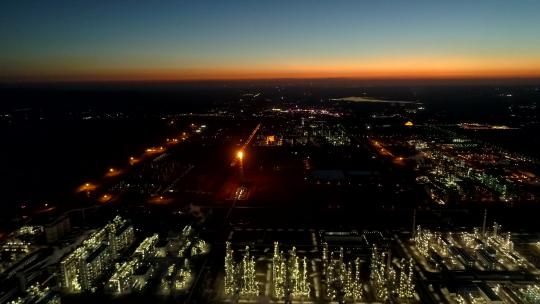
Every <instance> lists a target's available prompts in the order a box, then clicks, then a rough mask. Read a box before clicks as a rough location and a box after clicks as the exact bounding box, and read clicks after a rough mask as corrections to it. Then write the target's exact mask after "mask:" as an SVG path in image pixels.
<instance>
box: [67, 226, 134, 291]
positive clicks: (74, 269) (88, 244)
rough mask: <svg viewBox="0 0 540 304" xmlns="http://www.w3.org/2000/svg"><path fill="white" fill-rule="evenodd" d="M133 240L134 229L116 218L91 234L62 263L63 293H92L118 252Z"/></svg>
mask: <svg viewBox="0 0 540 304" xmlns="http://www.w3.org/2000/svg"><path fill="white" fill-rule="evenodd" d="M133 239H134V231H133V227H132V226H130V225H129V224H128V223H127V221H126V220H124V219H122V218H121V217H119V216H117V217H115V218H114V220H113V221H111V222H110V223H108V224H107V225H105V227H103V228H101V229H99V230H98V231H96V232H95V233H93V234H92V235H91V236H90V237H89V238H88V239H86V240H85V241H84V242H83V243H82V245H81V246H79V247H78V248H77V249H75V251H73V252H72V253H70V254H69V255H67V256H66V257H65V258H63V259H62V260H61V262H60V274H61V285H62V287H63V288H64V290H66V291H68V292H81V291H95V290H96V287H95V282H96V280H97V279H98V278H99V277H100V276H101V275H102V274H103V273H105V272H106V271H107V269H108V268H109V267H110V266H111V265H112V261H113V260H114V259H115V258H116V257H117V255H118V252H119V251H121V250H123V249H125V248H127V247H128V246H129V245H131V243H132V242H133ZM90 257H91V259H89V258H90Z"/></svg>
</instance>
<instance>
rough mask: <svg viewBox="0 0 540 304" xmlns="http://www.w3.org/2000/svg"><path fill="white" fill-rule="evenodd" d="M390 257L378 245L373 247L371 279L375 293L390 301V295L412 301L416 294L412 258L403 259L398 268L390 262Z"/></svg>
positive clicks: (380, 297)
mask: <svg viewBox="0 0 540 304" xmlns="http://www.w3.org/2000/svg"><path fill="white" fill-rule="evenodd" d="M389 258H390V257H389V256H388V255H387V254H386V253H385V252H379V251H378V249H377V247H374V248H373V252H372V255H371V265H370V271H371V274H370V280H371V284H372V287H373V288H374V289H375V295H376V297H377V299H378V300H380V301H388V300H389V299H390V297H397V298H398V299H399V300H401V301H410V300H411V299H413V298H414V294H415V293H414V288H415V284H414V282H413V262H412V259H409V260H408V261H405V260H402V261H401V263H400V265H399V266H398V267H397V269H396V268H395V266H394V265H391V264H390V260H389ZM398 272H399V277H398V275H397V273H398Z"/></svg>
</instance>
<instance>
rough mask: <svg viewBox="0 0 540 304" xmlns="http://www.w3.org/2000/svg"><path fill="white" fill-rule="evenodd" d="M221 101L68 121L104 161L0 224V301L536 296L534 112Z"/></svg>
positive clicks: (378, 97) (54, 185)
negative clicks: (489, 115)
mask: <svg viewBox="0 0 540 304" xmlns="http://www.w3.org/2000/svg"><path fill="white" fill-rule="evenodd" d="M171 90H172V91H171V94H172V95H170V96H176V95H175V94H180V95H178V96H184V97H186V98H188V97H189V96H188V95H189V94H188V93H176V91H175V90H173V89H172V88H171ZM220 90H224V91H222V92H225V91H226V92H227V94H225V93H223V94H224V95H222V96H224V97H223V98H225V100H224V101H223V102H216V103H213V101H212V102H209V103H208V104H207V105H206V106H204V107H195V106H194V108H193V109H190V110H189V111H187V110H186V111H172V110H170V111H165V110H164V111H159V112H148V113H139V114H137V115H136V114H133V113H128V112H125V113H124V112H122V113H116V112H114V113H109V112H106V114H97V113H94V112H91V113H90V112H88V111H84V113H83V112H81V113H78V112H73V113H71V114H69V116H68V117H69V119H66V120H62V122H63V123H66V124H69V125H71V124H72V123H73V124H75V122H77V123H81V124H83V125H84V127H83V128H89V129H90V130H88V129H86V132H87V133H84V134H94V132H100V133H99V134H100V136H101V137H103V142H104V143H106V147H107V149H103V147H104V145H103V144H96V145H95V149H94V148H92V147H88V146H84V147H85V148H84V149H83V150H85V151H80V152H78V153H80V154H81V155H83V154H84V157H82V156H81V158H82V159H84V160H85V161H84V162H83V164H79V165H76V164H75V163H76V162H75V160H73V158H77V157H78V156H77V157H73V155H72V154H70V152H66V153H68V154H67V155H66V154H62V155H56V153H57V151H55V152H56V153H54V155H49V157H52V158H53V159H54V157H64V158H66V159H69V161H67V162H68V163H69V164H68V165H65V166H64V167H62V170H57V169H56V167H58V168H60V167H61V165H62V164H63V160H57V161H54V162H53V161H51V162H53V165H54V168H53V169H52V170H50V172H51V174H53V173H58V172H59V174H60V175H61V176H56V177H55V179H54V180H53V179H52V178H51V181H47V180H45V179H43V178H42V179H40V181H41V183H42V184H41V183H40V184H39V185H36V184H31V181H29V184H28V185H25V186H24V188H25V191H22V192H21V193H19V195H18V196H15V200H14V203H13V204H12V205H10V209H8V210H7V211H6V212H5V215H4V214H2V213H0V217H3V218H5V220H3V221H2V223H3V225H1V226H0V258H1V259H0V273H1V275H0V303H13V304H19V303H21V304H30V303H32V304H33V303H36V304H37V303H50V304H56V303H68V304H69V303H76V304H80V303H243V304H251V303H252V304H255V303H437V304H438V303H443V304H454V303H455V304H461V303H464V304H472V303H539V302H540V234H539V233H540V229H538V225H537V215H538V214H539V213H538V212H540V205H539V204H538V201H539V197H540V162H539V160H538V158H537V157H536V155H535V154H534V151H535V150H534V149H536V146H533V145H532V144H531V145H525V144H523V142H522V141H521V140H522V139H523V138H524V136H525V138H527V139H528V138H531V143H535V140H537V139H535V137H534V134H536V133H533V132H532V131H531V129H534V128H536V127H537V126H538V125H539V124H540V119H537V116H536V114H535V113H536V112H534V111H536V108H535V106H534V104H533V103H524V104H521V103H520V102H521V101H517V100H516V101H509V100H508V99H509V98H511V97H508V96H507V95H508V94H510V93H507V92H506V89H502V88H498V89H497V90H495V89H485V90H487V93H486V92H485V91H483V90H484V89H480V88H477V89H475V90H473V89H471V90H473V91H475V92H477V94H479V95H482V94H487V95H490V94H495V93H494V92H496V94H495V96H496V98H497V99H499V98H501V99H503V100H504V101H505V102H507V103H508V106H505V107H504V108H503V109H502V110H501V111H503V114H501V113H494V114H493V115H495V114H497V115H498V116H497V117H499V116H504V117H506V119H501V120H500V121H497V120H491V119H481V117H480V116H479V115H480V114H478V113H476V114H475V115H474V116H470V117H469V116H468V117H467V119H465V118H463V119H462V118H461V116H459V117H458V118H459V119H458V118H455V117H453V116H451V115H450V114H448V113H446V112H444V111H442V110H439V109H438V108H437V107H439V106H440V105H438V104H436V102H435V101H433V100H432V99H430V98H431V97H429V96H427V95H423V94H424V91H422V90H419V89H418V90H417V89H416V88H408V89H406V90H401V89H395V91H393V90H386V89H385V90H382V89H381V90H382V91H379V88H375V87H373V88H372V87H361V88H359V87H356V86H354V85H351V86H350V87H349V86H347V87H340V88H334V87H332V86H329V87H327V88H315V87H311V86H309V85H308V86H301V85H293V84H291V85H286V86H284V85H277V84H276V85H271V86H270V85H269V86H261V87H246V88H236V87H234V88H233V87H230V88H229V87H226V88H225V89H224V88H221V89H220ZM476 90H479V91H476ZM531 90H533V91H531ZM428 91H429V90H428ZM173 92H174V93H173ZM190 92H191V91H190ZM195 92H196V90H195V91H193V92H191V93H193V94H196V93H195ZM353 92H354V94H352V93H353ZM381 92H384V93H385V94H388V95H385V94H383V93H381ZM430 92H432V94H435V96H439V97H440V96H441V95H440V94H439V93H438V92H439V91H437V90H435V91H430ZM467 92H468V91H467ZM533 92H536V91H534V88H521V89H518V88H513V89H512V96H517V95H518V94H521V95H522V96H525V95H527V94H532V95H534V94H537V93H533ZM191 93H190V94H191ZM148 94H151V93H148ZM182 94H187V95H182ZM394 94H395V95H396V96H395V98H393V97H391V96H393V95H394ZM501 94H502V95H501ZM141 95H144V94H141ZM383 95H385V96H383ZM194 96H195V95H194ZM343 96H345V97H343ZM460 96H462V97H463V96H465V95H460ZM475 96H476V95H475ZM490 96H491V95H490ZM534 96H536V95H534ZM539 96H540V95H539ZM197 98H199V97H197ZM200 98H201V100H205V98H210V99H211V100H213V99H212V98H214V97H211V96H207V95H204V96H201V97H200ZM216 98H217V97H216ZM486 98H487V97H486ZM197 100H199V99H197ZM507 103H504V104H505V105H506V104H507ZM171 107H173V106H171ZM487 110H489V109H487ZM448 111H450V110H448ZM10 113H11V114H10V115H13V117H18V116H17V115H21V114H20V112H10ZM39 113H40V115H41V114H43V115H45V114H46V113H45V112H43V113H42V112H39ZM77 113H78V114H77ZM77 115H79V116H77ZM1 117H3V116H0V119H1ZM23 117H27V116H23ZM28 117H31V115H29V116H28ZM78 117H79V118H78ZM88 117H92V118H91V119H90V118H88ZM476 118H478V119H476ZM10 119H11V118H10ZM29 119H30V118H29ZM10 121H13V124H14V125H18V124H21V123H26V121H25V120H21V121H22V122H21V121H18V120H16V119H15V118H13V120H10ZM37 121H38V122H39V123H40V124H46V123H47V122H48V120H47V119H43V120H39V119H38V120H37ZM94 122H95V123H96V125H94V124H93V123H94ZM87 123H89V125H85V124H87ZM100 124H103V126H105V127H103V129H102V130H100V129H99V128H97V127H96V129H94V127H95V126H99V125H100ZM90 126H92V127H90ZM79 127H80V126H79ZM73 128H77V127H76V124H75V125H74V126H73ZM126 130H127V131H126ZM83 131H84V130H81V131H80V133H81V134H83ZM124 132H125V133H124ZM119 134H121V135H119ZM538 134H540V132H538ZM516 139H517V140H516ZM72 140H78V139H72ZM80 140H81V142H82V143H86V141H87V140H88V142H89V143H88V144H90V142H91V141H92V138H91V136H90V135H88V136H86V137H84V138H82V139H80ZM82 143H81V145H82ZM66 149H67V148H66ZM86 150H88V151H86ZM73 153H74V152H73ZM105 154H106V156H105ZM62 159H63V158H62ZM94 159H95V162H89V160H94ZM71 162H73V164H71ZM43 163H44V165H45V164H46V162H43ZM21 167H22V166H21ZM71 167H73V168H71ZM77 168H79V169H77ZM80 168H86V169H85V170H82V169H80ZM23 169H24V168H22V169H21V170H23ZM76 169H77V170H76ZM79 170H82V171H83V172H78V171H79ZM74 171H77V172H74ZM17 172H18V171H17ZM17 172H15V173H13V174H12V176H13V178H16V177H17V174H18V173H17ZM48 172H49V171H48ZM64 174H65V175H66V176H67V177H65V178H64V177H63V176H64ZM10 178H11V177H10ZM44 188H47V189H44ZM30 189H41V190H40V191H44V192H47V193H48V195H44V196H43V197H42V196H39V195H37V194H36V196H35V197H34V196H29V195H26V194H27V191H28V192H29V191H30ZM7 190H8V192H9V190H10V189H7ZM15 190H16V189H13V191H15ZM35 191H36V193H38V192H37V191H38V190H35ZM60 192H61V193H60ZM49 196H50V197H49Z"/></svg>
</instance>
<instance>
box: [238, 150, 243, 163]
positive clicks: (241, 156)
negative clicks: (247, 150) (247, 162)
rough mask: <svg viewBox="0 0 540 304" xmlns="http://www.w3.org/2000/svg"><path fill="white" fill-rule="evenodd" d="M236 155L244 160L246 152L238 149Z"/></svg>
mask: <svg viewBox="0 0 540 304" xmlns="http://www.w3.org/2000/svg"><path fill="white" fill-rule="evenodd" d="M236 157H238V159H239V160H240V161H242V159H243V158H244V152H243V151H242V150H240V151H238V153H236Z"/></svg>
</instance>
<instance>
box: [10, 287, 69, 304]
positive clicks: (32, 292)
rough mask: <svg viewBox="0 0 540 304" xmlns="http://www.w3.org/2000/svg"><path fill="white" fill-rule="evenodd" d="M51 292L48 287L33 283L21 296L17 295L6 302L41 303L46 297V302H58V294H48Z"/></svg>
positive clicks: (15, 303) (16, 303) (12, 303)
mask: <svg viewBox="0 0 540 304" xmlns="http://www.w3.org/2000/svg"><path fill="white" fill-rule="evenodd" d="M51 292H52V291H51V289H50V288H49V287H47V286H42V285H41V284H39V283H36V284H34V285H31V286H30V287H28V288H27V289H26V290H25V292H24V296H23V297H18V298H16V299H14V300H12V301H10V302H7V303H8V304H26V303H42V302H44V299H45V298H48V299H47V300H46V303H48V304H60V296H59V295H53V296H50V294H51ZM44 303H45V302H44Z"/></svg>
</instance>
